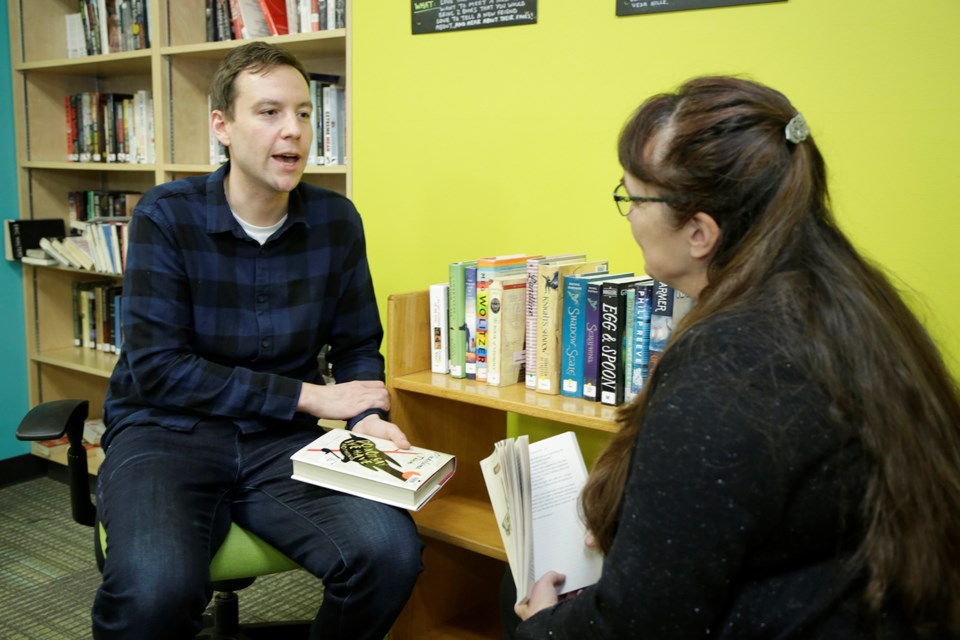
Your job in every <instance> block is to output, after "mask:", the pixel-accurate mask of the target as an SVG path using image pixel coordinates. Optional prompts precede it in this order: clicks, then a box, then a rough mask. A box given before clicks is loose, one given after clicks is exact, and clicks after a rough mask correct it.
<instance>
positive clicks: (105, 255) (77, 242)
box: [22, 218, 128, 275]
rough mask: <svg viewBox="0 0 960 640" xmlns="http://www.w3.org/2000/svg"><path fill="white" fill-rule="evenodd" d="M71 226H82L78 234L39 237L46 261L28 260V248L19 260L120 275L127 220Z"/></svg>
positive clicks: (29, 252)
mask: <svg viewBox="0 0 960 640" xmlns="http://www.w3.org/2000/svg"><path fill="white" fill-rule="evenodd" d="M71 225H72V226H73V228H74V229H76V228H78V227H82V228H83V231H82V232H81V233H80V235H66V236H63V237H48V238H41V239H40V249H41V250H42V251H43V252H44V253H45V254H46V256H48V258H47V259H46V260H38V259H32V258H33V255H35V254H32V253H31V251H28V252H27V254H26V255H25V256H24V257H23V258H22V260H23V261H24V262H26V263H28V264H35V265H46V266H55V265H60V266H63V267H69V268H72V269H81V270H84V271H94V272H96V273H105V274H110V275H123V271H124V269H125V267H126V264H127V251H126V249H127V225H128V220H126V219H115V218H100V219H97V220H90V221H87V222H82V223H71ZM51 260H52V262H51Z"/></svg>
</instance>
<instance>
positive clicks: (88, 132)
mask: <svg viewBox="0 0 960 640" xmlns="http://www.w3.org/2000/svg"><path fill="white" fill-rule="evenodd" d="M64 112H65V113H66V119H67V160H69V161H70V162H126V163H133V164H144V163H152V162H155V161H156V154H155V148H154V123H153V96H152V95H151V92H150V91H148V90H146V89H142V90H140V91H137V92H136V93H133V94H129V93H98V92H93V91H86V92H83V93H77V94H73V95H68V96H66V97H65V98H64Z"/></svg>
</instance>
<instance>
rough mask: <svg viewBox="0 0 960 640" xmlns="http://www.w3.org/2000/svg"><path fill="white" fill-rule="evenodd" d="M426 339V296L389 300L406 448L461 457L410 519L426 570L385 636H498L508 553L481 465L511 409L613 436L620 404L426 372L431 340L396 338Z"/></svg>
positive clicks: (396, 400)
mask: <svg viewBox="0 0 960 640" xmlns="http://www.w3.org/2000/svg"><path fill="white" fill-rule="evenodd" d="M429 334H430V312H429V298H428V293H427V292H426V291H420V292H415V293H408V294H397V295H392V296H390V298H389V300H388V302H387V384H388V386H389V388H390V402H391V409H390V418H391V420H392V421H393V422H395V423H397V424H398V425H399V426H400V427H401V428H402V429H403V430H404V432H405V433H406V434H407V436H408V437H409V438H410V441H411V442H415V443H417V444H418V445H421V446H424V447H428V448H431V449H437V450H440V451H446V452H448V453H453V454H455V455H456V456H457V472H456V475H455V476H454V477H453V479H452V480H450V482H448V483H447V485H446V486H444V488H443V489H442V490H441V491H440V493H438V494H437V495H436V497H434V498H433V500H431V501H430V502H429V503H427V505H426V506H424V508H423V509H422V510H421V511H419V512H417V513H414V514H413V516H414V520H415V521H416V523H417V527H418V529H419V531H420V534H421V537H422V538H423V540H424V542H425V543H426V549H425V551H424V556H423V558H424V564H425V566H426V571H424V573H423V574H421V576H420V579H419V581H418V582H417V586H416V589H415V590H414V594H413V597H412V598H411V599H410V602H409V603H408V604H407V607H406V608H405V609H404V612H403V614H402V616H401V617H400V619H399V620H398V621H397V624H396V625H395V626H394V630H393V632H392V636H391V637H396V638H499V637H501V630H500V626H499V615H498V604H497V594H498V589H499V585H500V580H501V577H502V576H503V571H504V567H505V566H506V565H505V563H506V555H505V553H504V550H503V544H502V542H501V540H500V534H499V532H498V531H497V525H496V522H495V521H494V517H493V510H492V508H491V507H490V501H489V498H488V496H487V490H486V486H485V485H484V481H483V476H482V475H481V473H480V465H479V461H480V460H481V459H483V458H485V457H487V456H488V455H489V454H490V453H491V452H492V451H493V445H494V443H495V442H496V441H497V440H500V439H501V438H503V437H505V436H506V430H507V414H508V413H517V414H520V415H523V416H531V417H535V418H542V419H547V420H552V421H555V422H557V423H560V424H562V425H563V426H564V427H566V426H570V427H580V428H586V429H590V430H596V431H599V432H601V433H612V432H613V431H615V430H616V425H615V423H614V415H615V413H616V408H615V407H610V406H606V405H601V404H600V403H596V402H587V401H584V400H579V399H572V398H566V397H563V396H559V395H558V396H548V395H544V394H540V393H537V392H536V391H531V390H529V389H527V388H525V387H524V386H523V385H522V384H519V385H512V386H509V387H489V386H487V385H485V384H483V383H480V384H478V383H477V382H476V381H473V380H460V379H454V378H450V377H449V376H447V375H444V374H436V373H431V372H430V344H429V340H427V339H426V338H424V339H423V340H417V339H407V340H401V339H399V338H398V337H399V336H429Z"/></svg>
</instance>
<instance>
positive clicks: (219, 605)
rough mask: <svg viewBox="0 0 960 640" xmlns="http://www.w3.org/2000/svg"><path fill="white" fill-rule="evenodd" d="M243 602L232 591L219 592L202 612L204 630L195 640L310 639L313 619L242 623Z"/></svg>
mask: <svg viewBox="0 0 960 640" xmlns="http://www.w3.org/2000/svg"><path fill="white" fill-rule="evenodd" d="M239 618H240V604H239V598H237V594H236V593H234V592H233V591H224V592H217V593H216V594H215V595H214V597H213V602H212V603H211V607H210V608H209V609H207V611H206V612H205V613H204V614H203V622H204V629H203V631H201V632H200V634H199V635H198V636H197V637H196V640H276V639H278V638H283V639H284V640H308V638H309V636H310V624H311V622H312V621H304V622H287V623H276V624H273V623H255V624H244V625H241V624H239Z"/></svg>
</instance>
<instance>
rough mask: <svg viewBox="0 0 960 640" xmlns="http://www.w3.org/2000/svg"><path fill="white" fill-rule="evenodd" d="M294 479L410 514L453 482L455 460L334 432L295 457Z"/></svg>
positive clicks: (341, 430) (345, 431)
mask: <svg viewBox="0 0 960 640" xmlns="http://www.w3.org/2000/svg"><path fill="white" fill-rule="evenodd" d="M290 459H291V460H292V461H293V476H292V477H293V479H294V480H300V481H302V482H308V483H310V484H315V485H318V486H321V487H326V488H327V489H333V490H334V491H341V492H343V493H348V494H350V495H353V496H359V497H361V498H367V499H368V500H374V501H376V502H382V503H384V504H389V505H393V506H395V507H400V508H402V509H409V510H411V511H417V510H419V509H420V508H421V507H422V506H423V505H424V504H426V503H427V501H428V500H430V498H432V497H433V496H434V495H435V494H436V493H437V491H439V490H440V488H441V487H442V486H443V485H444V484H446V483H447V481H448V480H450V478H452V477H453V474H454V472H455V471H456V468H457V459H456V457H455V456H453V455H451V454H449V453H441V452H439V451H431V450H430V449H424V448H422V447H410V448H409V449H399V448H397V446H396V445H395V444H394V443H393V442H391V441H390V440H384V439H382V438H374V437H372V436H362V435H359V434H356V433H352V432H350V431H347V430H345V429H330V430H329V431H327V432H326V433H325V434H323V435H322V436H320V437H319V438H317V439H316V440H314V441H313V442H311V443H310V444H308V445H307V446H305V447H303V448H302V449H300V450H299V451H297V452H296V453H294V454H293V455H292V456H291V457H290Z"/></svg>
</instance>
